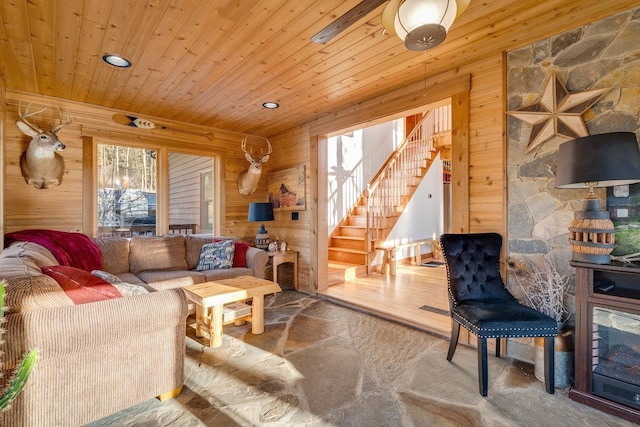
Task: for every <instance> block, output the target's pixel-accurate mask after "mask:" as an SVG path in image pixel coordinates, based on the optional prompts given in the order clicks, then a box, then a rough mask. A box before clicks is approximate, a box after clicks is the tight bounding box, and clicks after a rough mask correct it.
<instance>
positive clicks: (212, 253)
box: [196, 240, 235, 271]
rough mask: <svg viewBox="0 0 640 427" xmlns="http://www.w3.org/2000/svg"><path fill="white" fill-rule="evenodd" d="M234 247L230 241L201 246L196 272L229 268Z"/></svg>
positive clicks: (231, 263)
mask: <svg viewBox="0 0 640 427" xmlns="http://www.w3.org/2000/svg"><path fill="white" fill-rule="evenodd" d="M234 251H235V246H234V244H233V241H231V240H223V241H221V242H213V243H207V244H206V245H202V252H200V261H199V262H198V267H196V270H197V271H203V270H216V269H222V268H231V266H232V265H233V252H234Z"/></svg>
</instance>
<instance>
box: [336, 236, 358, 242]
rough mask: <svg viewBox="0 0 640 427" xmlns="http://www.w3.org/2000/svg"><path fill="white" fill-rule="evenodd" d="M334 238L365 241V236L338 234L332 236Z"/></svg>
mask: <svg viewBox="0 0 640 427" xmlns="http://www.w3.org/2000/svg"><path fill="white" fill-rule="evenodd" d="M332 238H334V239H344V240H359V241H363V242H364V237H356V236H343V235H338V236H332Z"/></svg>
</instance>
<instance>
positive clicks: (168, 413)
mask: <svg viewBox="0 0 640 427" xmlns="http://www.w3.org/2000/svg"><path fill="white" fill-rule="evenodd" d="M265 306H266V308H265V325H266V326H265V333H264V334H262V335H253V334H251V332H250V329H251V328H250V326H247V325H244V326H234V325H229V326H225V329H224V333H225V335H224V339H223V344H222V346H221V347H219V348H216V349H212V348H209V347H207V346H206V340H204V339H202V338H197V337H195V333H194V332H195V331H194V330H193V328H192V327H190V326H188V327H187V335H188V338H187V355H186V368H185V377H186V378H185V386H184V389H183V391H182V393H181V394H180V395H179V396H178V397H177V398H175V399H172V400H169V401H166V402H160V401H158V400H156V399H151V400H149V401H147V402H144V403H142V404H139V405H137V406H134V407H132V408H129V409H127V410H124V411H121V412H119V413H117V414H114V415H112V416H110V417H108V418H105V419H102V420H99V421H97V422H94V423H92V424H90V426H91V427H97V426H190V427H191V426H193V427H196V426H220V427H226V426H278V427H279V426H309V427H315V426H367V427H369V426H371V427H375V426H389V427H393V426H409V427H411V426H416V427H417V426H515V425H518V426H572V427H573V426H577V425H580V426H631V425H632V424H631V423H628V422H626V421H624V420H622V419H620V418H617V417H614V416H612V415H608V414H606V413H603V412H600V411H597V410H594V409H591V408H589V407H587V406H584V405H581V404H578V403H575V402H573V401H571V400H570V399H569V398H568V397H567V391H566V390H561V389H558V390H556V393H555V394H554V395H549V394H547V393H546V392H545V391H544V384H543V383H541V382H539V381H538V380H536V378H535V376H534V374H533V366H531V365H529V364H526V363H522V362H518V361H516V360H512V359H507V358H501V359H498V358H495V357H490V358H489V359H490V362H489V396H488V397H485V398H483V397H481V396H480V394H479V393H478V382H477V374H476V372H477V357H476V354H477V353H476V351H475V349H472V348H466V347H463V346H459V347H458V350H457V351H456V354H455V357H454V359H453V361H452V362H448V361H447V360H446V353H447V348H448V341H447V340H445V339H442V338H439V337H436V336H434V335H431V334H429V333H426V332H422V331H420V330H417V329H414V328H410V327H407V326H404V325H401V324H398V323H395V322H390V321H387V320H384V319H380V318H378V317H375V316H371V315H368V314H366V313H363V312H360V311H356V310H352V309H349V308H345V307H342V306H340V305H336V304H334V303H331V302H329V301H327V300H323V299H321V298H318V297H312V296H308V295H305V294H302V293H298V292H295V291H290V290H285V291H283V292H282V293H280V294H278V295H276V296H275V297H269V298H267V300H266V302H265Z"/></svg>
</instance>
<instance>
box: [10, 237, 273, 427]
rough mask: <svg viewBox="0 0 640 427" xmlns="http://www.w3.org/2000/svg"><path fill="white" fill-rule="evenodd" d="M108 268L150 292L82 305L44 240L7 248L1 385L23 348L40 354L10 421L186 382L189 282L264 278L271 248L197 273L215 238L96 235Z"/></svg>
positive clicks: (69, 420) (90, 408)
mask: <svg viewBox="0 0 640 427" xmlns="http://www.w3.org/2000/svg"><path fill="white" fill-rule="evenodd" d="M94 241H95V243H96V244H97V245H98V247H99V248H100V252H101V253H102V256H103V269H104V270H105V271H108V272H110V273H112V274H115V275H117V276H119V277H120V278H121V279H122V280H123V281H126V282H130V283H143V282H144V283H145V287H152V288H154V289H156V290H161V291H160V292H149V293H144V294H141V295H135V296H128V297H122V298H116V299H109V300H105V301H96V302H90V303H86V304H79V305H75V304H74V302H73V301H71V300H70V298H69V297H67V296H66V294H65V292H64V291H63V290H62V289H61V287H60V286H59V285H58V282H56V280H54V279H52V278H51V277H50V276H47V275H44V274H43V273H42V270H41V268H42V267H44V266H50V265H58V264H59V263H58V261H57V260H56V258H55V257H54V256H53V255H52V253H51V252H50V251H49V250H47V249H46V248H45V247H43V246H41V245H39V244H36V243H29V242H16V243H13V244H12V245H11V246H10V247H8V248H6V249H5V250H4V251H3V252H2V253H1V254H0V279H3V280H5V283H6V301H5V305H6V306H7V307H8V310H7V312H6V314H5V317H6V320H7V321H6V323H5V324H4V326H5V329H6V332H5V334H4V341H5V342H4V343H3V344H2V346H1V347H2V348H0V350H3V354H2V355H0V370H1V371H2V373H3V374H4V375H3V378H2V379H0V387H2V389H4V386H5V384H6V383H7V382H8V381H9V379H10V377H11V372H12V371H13V369H15V367H16V366H17V364H18V363H19V361H20V359H21V358H22V356H23V355H24V354H25V353H26V352H27V351H28V350H29V349H32V348H37V349H38V362H37V364H36V368H35V370H34V371H33V373H32V374H31V377H30V378H29V381H28V382H27V385H26V387H25V389H24V390H23V391H22V393H21V394H20V395H19V396H18V398H17V399H16V401H15V402H14V404H13V406H12V407H11V408H10V409H9V410H8V411H6V412H4V413H2V414H0V425H2V426H76V425H84V424H86V423H89V422H91V421H93V420H97V419H100V418H103V417H105V416H107V415H110V414H112V413H114V412H117V411H119V410H122V409H125V408H128V407H130V406H133V405H135V404H138V403H141V402H144V401H146V400H149V399H151V398H153V397H156V396H160V395H163V394H165V395H166V396H169V397H171V396H172V394H175V393H176V392H179V390H180V387H182V384H183V380H184V357H185V328H186V318H187V314H188V308H187V301H186V299H185V296H184V292H183V291H182V290H181V289H176V288H179V287H181V286H184V285H187V284H190V283H198V282H202V281H206V280H213V279H216V278H226V277H235V276H239V275H254V276H257V277H262V278H263V277H264V270H265V266H266V264H267V261H268V255H267V253H266V252H264V251H261V250H259V249H256V248H249V249H248V250H247V267H245V268H231V269H225V270H226V271H223V270H219V271H216V270H211V271H205V272H199V271H195V270H194V267H195V265H197V262H198V260H197V258H198V257H199V252H200V249H201V247H202V245H203V244H204V243H206V242H211V236H186V237H185V236H169V237H164V238H160V237H134V238H132V239H131V240H128V239H125V238H109V239H94Z"/></svg>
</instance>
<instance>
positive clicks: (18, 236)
mask: <svg viewBox="0 0 640 427" xmlns="http://www.w3.org/2000/svg"><path fill="white" fill-rule="evenodd" d="M13 242H32V243H37V244H39V245H42V246H44V247H45V248H47V249H49V251H50V252H51V253H52V254H53V256H54V257H56V259H57V260H58V262H59V263H60V265H69V266H71V267H77V268H80V269H82V270H86V271H92V270H102V255H101V253H100V248H99V247H98V245H96V244H95V243H94V242H93V241H92V240H91V239H90V238H89V237H87V236H85V235H84V234H82V233H70V232H66V231H54V230H22V231H16V232H13V233H7V234H5V236H4V243H5V247H6V246H9V245H10V244H11V243H13Z"/></svg>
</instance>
